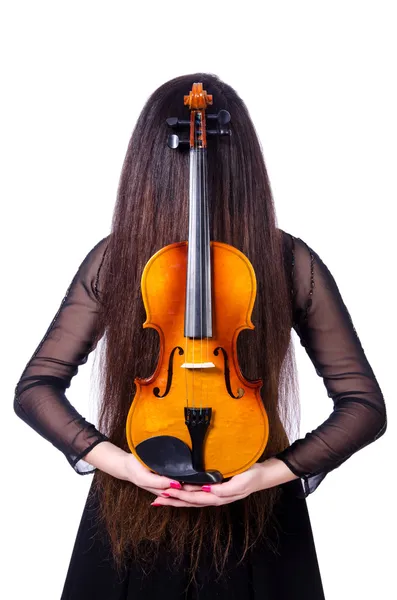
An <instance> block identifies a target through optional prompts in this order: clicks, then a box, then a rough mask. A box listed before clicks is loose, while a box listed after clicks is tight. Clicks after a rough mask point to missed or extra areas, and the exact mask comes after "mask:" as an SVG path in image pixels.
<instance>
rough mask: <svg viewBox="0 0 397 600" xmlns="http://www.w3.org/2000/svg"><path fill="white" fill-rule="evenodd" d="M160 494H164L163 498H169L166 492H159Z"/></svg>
mask: <svg viewBox="0 0 397 600" xmlns="http://www.w3.org/2000/svg"><path fill="white" fill-rule="evenodd" d="M161 495H162V496H164V498H169V497H170V495H169V494H167V492H161Z"/></svg>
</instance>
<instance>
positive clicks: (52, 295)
mask: <svg viewBox="0 0 397 600" xmlns="http://www.w3.org/2000/svg"><path fill="white" fill-rule="evenodd" d="M194 7H195V8H194ZM394 9H395V3H393V2H385V1H379V0H377V1H376V2H375V1H373V2H363V1H361V2H353V1H349V0H347V1H346V0H345V1H343V2H341V1H335V0H334V1H333V2H332V3H331V2H323V1H312V2H310V1H300V2H281V1H279V2H276V1H274V2H261V3H259V2H258V3H256V2H252V1H249V0H245V1H244V2H241V3H233V2H212V3H211V4H210V3H208V2H207V3H195V4H189V3H186V2H161V3H158V4H156V3H155V2H146V3H142V4H140V3H138V2H117V1H116V2H98V1H96V2H93V1H89V0H85V1H84V2H82V1H80V2H76V1H69V2H59V1H53V2H43V1H37V0H36V2H27V1H25V2H18V1H13V2H11V1H9V2H3V3H2V8H1V13H2V14H1V31H0V40H1V58H2V70H1V73H2V77H1V83H2V91H1V103H2V107H1V111H0V118H1V141H0V143H1V167H2V169H1V170H2V177H1V188H2V189H1V211H2V221H1V222H2V235H1V244H2V253H1V265H2V273H1V278H2V289H1V302H2V307H3V310H2V313H1V314H2V327H1V331H2V336H1V337H2V343H1V347H2V360H1V366H2V377H1V384H2V388H3V389H2V402H1V411H2V413H1V417H0V418H1V425H2V435H1V438H2V439H1V443H2V471H1V475H2V493H1V506H2V517H3V523H2V529H1V532H2V534H1V545H2V553H3V552H4V553H5V557H4V556H3V559H2V564H3V569H4V566H5V569H4V571H3V574H2V577H1V581H0V586H1V590H0V594H1V596H2V598H5V599H7V600H14V599H16V600H20V599H21V600H22V599H25V598H32V599H36V598H37V599H38V600H56V599H57V598H59V596H60V593H61V589H62V585H63V581H64V577H65V574H66V569H67V567H68V563H69V558H70V553H71V551H72V547H73V543H74V538H75V535H76V530H77V527H78V523H79V520H80V516H81V511H82V508H83V504H84V501H85V498H86V494H87V491H88V488H89V485H90V482H91V477H90V476H87V477H82V476H79V475H77V474H76V473H75V472H74V471H73V470H72V468H71V467H70V466H69V465H68V463H67V462H66V460H65V458H64V457H63V456H62V454H61V453H59V452H58V451H57V450H56V449H55V448H53V447H52V446H51V445H50V444H49V443H48V442H46V441H45V440H43V439H42V438H40V437H39V436H38V435H37V434H36V433H35V432H34V431H33V430H31V429H30V428H28V427H27V426H26V425H25V424H24V423H23V422H22V421H20V420H19V419H17V417H16V416H15V415H14V413H13V410H12V400H13V392H14V387H15V385H16V383H17V381H18V378H19V376H20V375H21V372H22V370H23V368H24V366H25V364H26V362H27V361H28V359H29V358H30V356H31V354H32V353H33V351H34V350H35V348H36V346H37V344H38V343H39V341H40V340H41V338H42V336H43V335H44V333H45V331H46V329H47V327H48V325H49V323H50V322H51V320H52V317H53V316H54V314H55V312H56V310H57V308H58V306H59V304H60V302H61V300H62V298H63V295H64V293H65V291H66V289H67V287H68V285H69V282H70V280H71V279H72V277H73V275H74V273H75V270H76V269H77V267H78V265H79V264H80V262H81V260H82V259H83V258H84V256H85V255H86V254H87V252H88V251H89V250H90V249H91V248H92V246H93V245H94V244H96V242H97V241H99V240H100V239H101V238H102V237H104V236H105V235H107V234H108V232H109V228H110V219H111V215H112V211H113V206H114V202H115V198H116V188H117V184H118V178H119V175H120V170H121V164H122V161H123V158H124V155H125V152H126V148H127V143H128V140H129V137H130V134H131V131H132V128H133V126H134V124H135V121H136V119H137V117H138V115H139V113H140V111H141V109H142V106H143V104H144V102H145V101H146V99H147V97H148V96H149V94H151V92H152V91H154V89H155V88H156V87H158V86H159V85H161V84H162V83H164V82H165V81H167V80H168V79H171V78H173V77H175V76H178V75H182V74H187V73H194V72H196V71H207V72H212V73H216V74H217V75H219V76H220V77H221V78H222V79H224V80H225V81H226V82H227V83H229V84H230V85H232V86H233V87H234V88H235V89H236V90H237V92H238V93H239V94H240V95H241V97H242V98H243V99H244V100H245V102H246V103H247V106H248V108H249V110H250V113H251V116H252V119H253V121H254V123H255V126H256V128H257V131H258V135H259V137H260V139H261V143H262V145H263V150H264V155H265V160H266V164H267V167H268V171H269V175H270V179H271V183H272V188H273V192H274V197H275V202H276V208H277V214H278V221H279V226H280V227H282V228H283V229H285V230H286V231H288V232H290V233H293V234H294V235H296V236H298V237H301V238H302V239H304V240H305V241H306V242H307V243H309V245H311V246H312V247H313V248H314V249H315V250H316V251H317V252H318V253H319V254H320V256H321V257H322V259H323V260H324V262H325V263H326V264H327V265H328V267H329V268H330V269H331V271H332V273H333V275H334V277H335V279H336V281H337V283H338V285H339V288H340V291H341V293H342V295H343V298H344V300H345V302H346V305H347V307H348V308H349V311H350V313H351V315H352V318H353V321H354V324H355V326H356V329H357V331H358V334H359V336H360V338H361V341H362V344H363V347H364V349H365V351H366V354H367V357H368V359H369V361H370V363H371V365H372V367H373V369H374V372H375V374H376V376H377V378H378V381H379V383H380V385H381V388H382V390H383V393H384V396H385V399H386V403H387V408H388V414H389V427H388V430H387V433H386V434H385V435H384V436H383V437H382V438H381V439H380V440H379V441H377V442H376V443H374V444H371V445H370V446H367V447H366V448H364V449H363V450H361V451H360V452H358V453H357V454H355V455H354V456H353V457H351V458H350V459H349V460H348V461H347V462H346V463H345V464H344V465H342V466H341V467H340V468H339V469H337V470H335V471H334V472H333V473H331V474H329V475H328V476H327V478H326V479H325V480H324V482H323V483H322V484H321V486H320V488H319V489H318V490H317V491H316V492H315V493H314V494H313V495H312V496H310V497H309V499H308V507H309V511H310V515H311V521H312V527H313V531H314V536H315V541H316V547H317V553H318V559H319V563H320V568H321V573H322V577H323V584H324V588H325V594H326V598H327V600H351V599H352V598H354V599H356V598H360V600H367V599H368V600H369V599H371V600H373V598H382V600H389V599H392V598H395V574H394V572H393V569H394V568H395V559H396V556H395V550H394V548H395V536H396V530H395V525H396V520H395V510H396V508H395V506H396V505H395V496H393V491H392V490H393V487H394V486H393V483H394V482H393V479H394V463H395V461H394V459H393V458H392V457H393V452H392V449H393V447H392V441H393V438H394V437H395V435H396V427H395V418H394V417H395V415H396V408H395V377H396V362H395V358H396V351H395V344H394V339H395V334H396V328H395V320H396V319H395V308H396V306H395V297H394V292H395V271H396V260H395V248H396V245H395V239H394V233H395V230H394V228H395V221H394V208H395V202H396V191H397V185H396V177H395V167H396V158H397V156H396V140H397V126H396V106H397V94H396V64H395V63H396V61H395V57H396V51H397V48H396V34H395V31H396V18H395V15H394ZM187 92H188V90H186V93H187ZM294 338H295V346H296V348H297V359H298V368H299V374H300V386H301V398H302V407H303V418H302V428H301V433H302V435H304V433H305V432H306V431H308V430H310V429H313V428H314V427H316V426H317V425H318V424H319V423H320V422H322V421H323V420H324V419H325V418H326V417H327V416H328V414H329V413H330V411H331V410H332V403H331V401H330V399H329V398H328V397H327V395H326V390H325V387H324V385H323V382H322V380H321V379H320V378H319V377H317V375H316V373H315V371H314V368H313V365H312V363H311V362H310V360H309V358H308V357H307V355H306V354H305V352H304V350H303V348H301V347H300V345H299V341H298V338H297V337H296V335H295V333H294ZM92 359H93V356H91V357H90V360H89V362H88V364H87V365H85V366H84V367H82V368H81V369H80V371H79V375H78V377H76V378H75V379H74V380H73V382H72V386H71V388H70V389H69V394H68V397H69V399H70V400H71V402H72V403H73V404H75V406H76V407H77V408H78V410H79V411H80V412H82V413H83V414H84V416H86V417H87V418H90V417H93V414H94V412H93V411H94V409H93V406H94V404H95V389H94V387H93V386H92V384H91V383H90V365H91V364H92ZM392 555H394V560H392ZM4 559H5V562H4ZM297 598H298V596H297Z"/></svg>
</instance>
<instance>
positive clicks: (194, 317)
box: [192, 150, 197, 408]
mask: <svg viewBox="0 0 397 600" xmlns="http://www.w3.org/2000/svg"><path fill="white" fill-rule="evenodd" d="M193 159H194V166H195V169H194V171H193V177H192V179H193V199H194V215H193V219H194V229H195V233H196V235H197V227H196V216H197V177H195V176H194V175H195V174H196V175H197V162H196V161H197V157H196V152H195V150H193ZM196 248H197V239H196V240H195V243H194V244H193V248H192V253H193V261H192V264H193V265H194V267H195V268H194V278H195V279H194V280H193V319H192V321H193V339H192V351H193V352H192V354H193V356H192V363H193V369H192V406H193V408H195V397H194V391H195V368H194V364H195V362H194V350H195V345H196V340H195V333H196V282H197V276H196V264H197V263H196Z"/></svg>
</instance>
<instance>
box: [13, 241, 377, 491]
mask: <svg viewBox="0 0 397 600" xmlns="http://www.w3.org/2000/svg"><path fill="white" fill-rule="evenodd" d="M283 236H284V241H285V258H286V268H287V269H288V271H289V275H290V278H291V279H290V281H291V293H292V298H293V315H294V322H293V328H294V330H295V331H296V333H297V334H298V336H299V338H300V343H301V344H302V346H303V347H304V348H305V350H306V352H307V354H308V356H309V358H310V360H311V361H312V362H313V364H314V367H315V369H316V372H317V374H318V375H319V376H320V377H322V378H323V381H324V385H325V388H326V390H327V394H328V396H329V397H330V398H332V400H333V403H334V408H333V412H332V413H331V414H330V416H329V417H328V418H327V419H326V420H325V421H324V423H322V424H321V425H319V427H317V428H316V429H315V430H314V431H311V432H310V433H307V434H306V436H305V437H304V438H303V439H298V440H296V441H294V442H293V443H292V445H290V446H289V447H288V448H286V449H285V450H283V451H282V452H280V453H279V454H277V455H276V456H277V458H280V459H281V460H283V461H284V462H285V463H286V464H287V465H288V467H289V468H290V469H291V471H293V472H294V473H295V474H296V475H298V476H299V477H300V478H301V481H302V484H303V488H302V495H303V496H307V495H308V494H310V493H311V492H313V491H314V490H315V489H316V488H317V487H318V485H319V483H320V482H321V481H322V479H323V478H324V477H325V475H326V474H327V473H328V472H330V471H331V470H332V469H335V468H336V467H338V466H339V465H340V464H342V463H343V462H344V461H345V460H346V459H347V458H349V457H350V456H351V455H352V454H353V453H354V452H357V450H360V449H361V448H363V447H364V446H366V445H367V444H369V443H371V442H373V441H375V440H376V439H377V438H378V437H380V436H381V435H382V434H383V433H384V432H385V430H386V424H387V419H386V408H385V403H384V398H383V395H382V392H381V389H380V387H379V385H378V382H377V380H376V378H375V375H374V373H373V371H372V369H371V366H370V364H369V363H368V360H367V358H366V356H365V353H364V350H363V348H362V346H361V343H360V340H359V338H358V335H357V332H356V330H355V328H354V326H353V323H352V320H351V317H350V315H349V312H348V310H347V308H346V306H345V304H344V302H343V299H342V297H341V295H340V292H339V289H338V287H337V284H336V282H335V280H334V278H333V276H332V274H331V272H330V271H329V269H328V268H327V266H326V265H325V264H324V263H323V261H322V260H321V258H320V257H319V255H318V254H317V253H316V252H315V251H314V250H313V249H312V248H310V247H309V246H308V245H307V244H306V243H305V242H304V241H303V240H302V239H300V238H297V237H294V236H292V235H291V234H288V233H286V232H283ZM109 238H110V236H107V237H105V238H103V239H102V240H101V241H100V242H98V243H97V244H96V245H95V246H94V248H92V249H91V250H90V252H89V253H88V254H87V256H86V257H85V258H84V260H83V262H82V263H81V265H80V267H79V268H78V270H77V272H76V274H75V276H74V278H73V280H72V282H71V283H70V285H69V287H68V289H67V291H66V294H65V296H64V298H63V300H62V302H61V305H60V307H59V309H58V311H57V313H56V314H55V316H54V318H53V320H52V322H51V323H50V326H49V327H48V329H47V331H46V333H45V335H44V337H43V339H42V340H41V342H40V344H39V346H38V347H37V349H36V350H35V352H34V354H33V356H32V357H31V359H30V360H29V362H28V364H27V365H26V367H25V369H24V371H23V373H22V375H21V377H20V380H19V381H18V383H17V386H16V389H15V400H14V408H15V412H16V413H17V415H18V416H19V417H21V419H23V420H24V421H25V422H26V423H27V424H28V425H30V426H31V427H33V428H34V429H35V430H36V431H37V432H38V433H39V434H40V435H42V436H43V437H45V438H46V439H47V440H49V441H50V442H52V444H54V446H56V447H57V448H58V449H59V450H61V451H62V452H63V453H64V455H65V456H66V458H67V459H68V461H69V463H70V464H71V465H72V466H73V467H74V468H75V470H76V471H77V472H78V473H81V474H82V473H89V472H92V471H94V470H95V469H94V467H92V466H91V465H89V464H88V463H87V462H86V461H84V460H83V457H84V456H85V454H87V452H89V450H91V449H92V448H93V447H94V446H95V445H96V444H98V443H100V442H102V441H104V440H107V439H108V438H107V437H106V436H105V435H103V434H102V433H100V432H99V431H98V430H97V429H96V428H95V427H94V425H92V424H91V423H88V422H87V421H86V420H85V419H84V418H83V417H82V416H81V415H80V414H79V413H78V412H77V411H76V409H75V408H74V407H73V406H72V405H71V404H70V402H69V401H68V399H67V397H66V395H65V391H66V389H67V388H68V387H69V386H70V383H71V379H72V377H74V376H75V375H76V373H77V371H78V367H79V365H82V364H84V363H85V362H87V359H88V355H89V353H90V352H92V351H93V350H94V348H95V344H94V342H93V339H94V334H95V331H96V322H97V321H96V317H97V314H98V306H99V301H100V285H99V281H100V277H99V276H100V268H101V265H102V262H103V258H104V253H105V252H106V248H107V244H108V241H109Z"/></svg>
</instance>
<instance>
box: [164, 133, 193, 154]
mask: <svg viewBox="0 0 397 600" xmlns="http://www.w3.org/2000/svg"><path fill="white" fill-rule="evenodd" d="M184 144H190V140H181V139H180V137H179V136H178V135H176V133H171V134H170V135H169V136H168V139H167V146H168V147H169V148H172V149H173V150H175V148H178V146H180V145H184Z"/></svg>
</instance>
